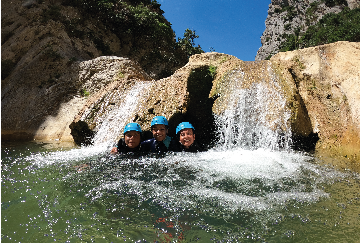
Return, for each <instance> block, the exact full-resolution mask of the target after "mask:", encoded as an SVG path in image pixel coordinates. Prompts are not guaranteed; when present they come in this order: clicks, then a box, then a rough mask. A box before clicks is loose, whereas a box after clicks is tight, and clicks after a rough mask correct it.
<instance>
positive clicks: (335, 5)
mask: <svg viewBox="0 0 360 243" xmlns="http://www.w3.org/2000/svg"><path fill="white" fill-rule="evenodd" d="M346 5H347V6H348V7H349V8H350V9H354V8H357V7H359V6H360V1H359V0H346V1H345V0H343V1H321V0H305V1H297V0H272V1H271V4H270V5H269V10H268V16H267V18H266V21H265V25H266V29H265V31H264V33H263V34H262V36H261V44H262V46H261V47H260V49H259V50H258V52H257V55H256V57H255V60H265V59H268V58H269V57H271V56H272V55H274V54H276V53H278V52H279V48H280V45H281V43H283V42H284V41H285V36H284V35H287V34H293V33H294V31H295V30H296V29H299V31H300V33H304V32H305V31H306V30H307V28H308V27H309V26H311V25H315V24H316V23H317V22H318V21H319V20H320V19H321V18H322V17H323V16H324V15H326V14H328V13H339V12H341V11H342V10H343V9H344V7H346Z"/></svg>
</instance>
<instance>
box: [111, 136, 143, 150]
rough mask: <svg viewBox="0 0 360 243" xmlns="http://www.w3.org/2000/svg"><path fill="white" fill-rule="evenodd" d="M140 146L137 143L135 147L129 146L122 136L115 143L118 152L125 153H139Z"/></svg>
mask: <svg viewBox="0 0 360 243" xmlns="http://www.w3.org/2000/svg"><path fill="white" fill-rule="evenodd" d="M140 148H141V146H140V144H139V146H137V147H136V148H133V149H131V148H129V147H128V146H127V145H126V144H125V140H124V138H121V139H120V140H119V142H118V144H117V151H118V153H119V154H127V153H134V154H140V153H141V149H140Z"/></svg>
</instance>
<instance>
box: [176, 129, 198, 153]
mask: <svg viewBox="0 0 360 243" xmlns="http://www.w3.org/2000/svg"><path fill="white" fill-rule="evenodd" d="M179 134H180V143H181V144H182V145H184V147H185V148H189V147H190V146H191V144H193V143H194V141H195V134H194V131H193V130H192V129H191V128H185V129H183V130H181V131H180V133H179Z"/></svg>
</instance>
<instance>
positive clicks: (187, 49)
mask: <svg viewBox="0 0 360 243" xmlns="http://www.w3.org/2000/svg"><path fill="white" fill-rule="evenodd" d="M196 38H199V36H198V35H196V33H195V30H194V31H193V30H190V29H186V30H185V33H184V38H180V37H179V38H178V42H177V48H179V49H181V50H183V51H184V53H185V54H186V55H187V58H189V57H190V56H192V55H194V54H200V53H204V51H203V50H202V49H201V47H200V45H198V46H195V41H194V40H195V39H196Z"/></svg>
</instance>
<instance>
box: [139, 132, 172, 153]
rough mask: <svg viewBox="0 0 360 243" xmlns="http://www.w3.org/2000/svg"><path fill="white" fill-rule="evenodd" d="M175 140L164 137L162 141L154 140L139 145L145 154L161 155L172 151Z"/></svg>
mask: <svg viewBox="0 0 360 243" xmlns="http://www.w3.org/2000/svg"><path fill="white" fill-rule="evenodd" d="M174 143H175V140H173V139H172V138H171V137H168V136H167V137H166V139H165V140H164V141H161V142H159V141H156V139H155V138H152V139H149V140H146V141H144V142H142V143H141V151H142V152H145V153H149V152H151V153H156V154H163V153H166V152H169V151H172V148H173V147H174V145H173V144H174Z"/></svg>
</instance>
